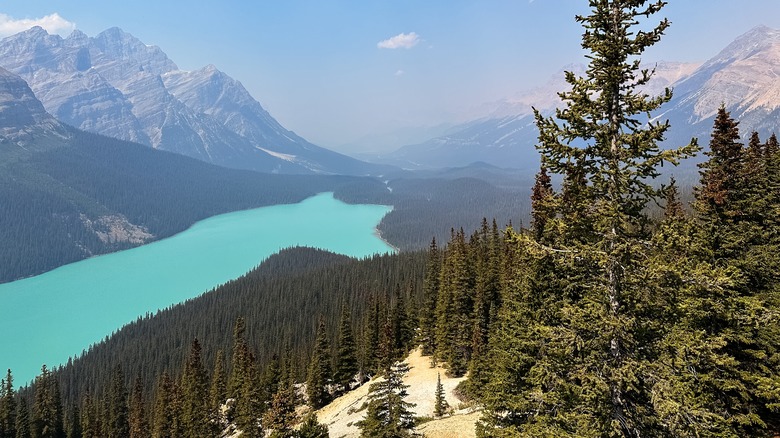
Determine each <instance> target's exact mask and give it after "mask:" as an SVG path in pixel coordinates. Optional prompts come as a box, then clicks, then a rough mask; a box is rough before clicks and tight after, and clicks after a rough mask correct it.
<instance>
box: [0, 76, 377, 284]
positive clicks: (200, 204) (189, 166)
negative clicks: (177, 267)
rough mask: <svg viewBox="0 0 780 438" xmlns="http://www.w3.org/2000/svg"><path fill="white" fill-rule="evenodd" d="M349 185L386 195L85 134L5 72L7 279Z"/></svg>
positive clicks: (1, 132) (362, 184)
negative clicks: (227, 214) (223, 215)
mask: <svg viewBox="0 0 780 438" xmlns="http://www.w3.org/2000/svg"><path fill="white" fill-rule="evenodd" d="M347 186H348V187H350V191H351V193H353V196H356V197H359V196H363V197H365V196H367V194H370V193H372V192H386V190H385V188H384V186H383V185H382V184H381V183H379V182H378V181H376V180H374V179H367V178H359V177H342V176H319V175H270V174H260V173H257V172H250V171H242V170H231V169H225V168H222V167H218V166H214V165H210V164H207V163H203V162H200V161H197V160H193V159H191V158H187V157H183V156H180V155H176V154H172V153H168V152H164V151H156V150H153V149H150V148H148V147H145V146H142V145H139V144H136V143H130V142H125V141H120V140H116V139H112V138H108V137H104V136H100V135H96V134H89V133H86V132H83V131H79V130H76V129H74V128H72V127H68V126H66V125H63V124H62V123H60V122H58V121H57V120H55V119H54V118H53V117H52V116H51V115H49V114H47V113H46V112H45V111H44V108H43V105H42V104H41V103H40V102H39V101H38V100H37V99H36V98H35V96H34V95H33V93H32V90H31V89H30V88H29V87H28V86H27V84H26V83H25V82H24V81H23V80H22V79H21V78H19V77H18V76H16V75H13V74H12V73H9V72H8V71H6V70H2V69H0V241H2V242H3V245H2V246H0V282H3V281H9V280H13V279H16V278H19V277H24V276H29V275H33V274H37V273H40V272H43V271H46V270H49V269H52V268H54V267H57V266H60V265H62V264H65V263H69V262H73V261H77V260H80V259H83V258H86V257H89V256H91V255H95V254H101V253H105V252H109V251H113V250H117V249H122V248H127V247H131V246H135V245H139V244H142V243H145V242H148V241H150V240H154V239H159V238H162V237H166V236H170V235H172V234H174V233H177V232H179V231H182V230H184V229H186V228H187V227H189V226H190V225H192V224H193V223H194V222H196V221H198V220H200V219H204V218H206V217H209V216H213V215H216V214H219V213H225V212H228V211H235V210H241V209H247V208H253V207H260V206H264V205H271V204H280V203H291V202H297V201H300V200H303V199H304V198H306V197H309V196H311V195H314V194H316V193H319V192H322V191H335V190H338V189H340V188H342V187H347Z"/></svg>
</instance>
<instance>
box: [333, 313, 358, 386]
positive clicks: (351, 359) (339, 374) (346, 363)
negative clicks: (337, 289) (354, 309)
mask: <svg viewBox="0 0 780 438" xmlns="http://www.w3.org/2000/svg"><path fill="white" fill-rule="evenodd" d="M358 371H359V369H358V361H357V346H356V345H355V337H354V335H353V334H352V318H351V316H350V312H349V308H348V307H347V306H346V305H344V307H343V308H342V310H341V321H340V322H339V338H338V351H337V353H336V370H335V372H334V374H333V381H334V382H335V383H336V384H337V385H339V386H340V387H341V388H342V391H344V392H346V391H349V390H350V389H351V388H350V383H351V382H352V380H353V379H354V378H355V375H356V374H357V372H358Z"/></svg>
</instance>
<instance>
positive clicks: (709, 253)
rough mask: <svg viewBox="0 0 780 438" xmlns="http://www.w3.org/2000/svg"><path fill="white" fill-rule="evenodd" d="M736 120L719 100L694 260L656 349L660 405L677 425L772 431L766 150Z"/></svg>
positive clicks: (775, 400) (774, 394)
mask: <svg viewBox="0 0 780 438" xmlns="http://www.w3.org/2000/svg"><path fill="white" fill-rule="evenodd" d="M737 124H738V123H737V122H736V121H734V120H733V119H731V117H730V115H729V114H728V112H726V111H725V109H723V108H721V109H720V111H719V112H718V116H717V117H716V119H715V123H714V128H713V134H712V140H711V142H710V152H708V157H709V158H708V160H707V161H706V162H705V163H702V165H701V168H702V171H701V188H700V189H699V190H697V192H696V202H695V204H694V206H695V209H696V212H697V217H696V219H695V220H696V222H695V227H694V228H695V230H696V232H695V233H691V234H692V236H693V238H692V239H689V244H688V245H687V248H688V251H687V254H686V256H687V257H688V259H689V260H688V262H687V263H688V265H689V266H688V267H687V269H685V270H684V271H683V272H682V273H681V274H680V277H681V279H682V281H681V282H680V283H681V285H680V287H679V288H678V290H677V291H675V292H676V294H675V296H674V298H675V299H674V303H675V307H674V310H675V313H676V314H675V315H674V316H675V317H674V318H673V325H672V327H671V330H670V333H669V334H668V335H667V337H666V339H665V340H664V345H663V347H664V348H662V350H661V351H663V353H664V355H663V356H662V357H661V358H660V359H659V362H661V363H664V364H666V366H665V367H663V368H660V371H661V372H660V373H659V376H658V382H659V383H658V384H657V385H656V388H655V393H656V400H657V401H656V406H657V411H658V415H659V417H660V419H661V420H662V421H663V422H664V424H665V425H667V427H668V429H669V430H670V431H671V434H673V435H680V436H683V435H684V436H767V435H771V433H770V432H772V431H773V430H776V429H777V427H778V421H777V420H776V419H777V417H778V410H780V376H779V375H778V373H777V371H776V370H777V369H778V368H780V354H778V351H780V329H779V328H778V327H780V317H778V316H777V315H778V314H777V311H776V309H777V308H778V303H780V299H779V298H780V297H779V296H778V287H777V285H778V284H779V283H778V280H779V279H778V276H777V266H778V259H779V257H778V256H777V254H778V251H777V249H778V248H777V246H776V244H775V243H774V242H773V240H772V238H771V235H772V234H775V235H776V227H775V226H771V225H769V223H768V222H767V221H768V219H769V218H768V217H766V216H765V215H764V214H762V213H761V212H760V211H755V210H754V209H756V208H758V209H759V210H760V209H761V208H762V207H761V204H760V203H759V202H757V200H755V199H753V197H754V196H756V194H757V193H761V191H762V190H764V187H763V186H764V184H763V183H762V182H761V181H762V179H761V178H755V177H754V176H750V175H748V174H749V173H750V172H749V171H748V168H750V169H755V170H757V171H759V170H760V167H761V165H762V164H761V163H760V162H758V160H759V157H760V156H762V155H763V154H761V153H758V152H756V150H755V149H757V148H758V147H759V141H758V140H757V139H756V138H755V136H754V138H753V141H752V143H753V144H752V145H751V146H750V147H749V149H748V150H747V151H746V150H745V149H744V148H743V147H742V145H741V144H740V143H739V130H738V127H737ZM750 148H753V149H754V150H753V152H750ZM759 175H760V173H759ZM770 208H772V209H776V208H777V205H775V206H771V207H770ZM683 260H685V259H684V258H682V257H678V258H677V260H674V263H675V265H680V263H681V261H683Z"/></svg>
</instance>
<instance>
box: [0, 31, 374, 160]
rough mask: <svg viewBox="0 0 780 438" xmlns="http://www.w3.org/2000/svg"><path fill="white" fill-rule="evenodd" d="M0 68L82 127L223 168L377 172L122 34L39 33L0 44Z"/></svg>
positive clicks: (222, 81)
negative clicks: (315, 142) (297, 132)
mask: <svg viewBox="0 0 780 438" xmlns="http://www.w3.org/2000/svg"><path fill="white" fill-rule="evenodd" d="M0 60H2V61H0V62H2V66H3V67H5V68H7V69H8V70H10V71H12V72H14V73H16V74H18V75H20V76H21V77H22V78H23V79H25V80H26V81H27V82H28V83H29V84H30V86H31V88H32V89H33V91H34V92H35V94H36V96H38V98H39V99H40V100H41V101H42V102H43V105H44V107H45V108H46V109H47V111H49V112H50V113H51V114H53V115H54V116H55V117H57V118H58V119H60V120H61V121H63V122H65V123H67V124H69V125H72V126H75V127H77V128H79V129H82V130H85V131H89V132H93V133H98V134H102V135H106V136H109V137H114V138H117V139H120V140H127V141H133V142H137V143H141V144H145V145H147V146H151V147H153V148H155V149H161V150H167V151H171V152H176V153H179V154H182V155H187V156H190V157H193V158H197V159H199V160H202V161H206V162H209V163H213V164H219V165H223V166H227V167H234V168H241V169H250V170H259V171H264V172H277V173H340V174H369V173H379V172H381V171H383V170H384V169H385V168H384V167H381V166H377V165H371V164H367V163H364V162H362V161H359V160H355V159H353V158H350V157H347V156H345V155H341V154H338V153H336V152H332V151H329V150H327V149H324V148H320V147H318V146H315V145H313V144H311V143H309V142H307V141H306V140H304V139H303V138H301V137H299V136H297V135H295V134H294V133H292V132H290V131H288V130H286V129H284V128H283V127H282V126H281V125H280V124H279V123H278V122H277V121H276V120H274V119H273V117H271V115H270V114H268V112H267V111H265V109H263V108H262V106H261V105H260V103H258V102H257V101H256V100H254V99H253V98H252V96H251V95H249V93H248V92H247V91H246V90H245V89H244V87H243V86H242V85H241V83H240V82H238V81H236V80H234V79H232V78H230V77H229V76H227V75H226V74H224V73H222V72H220V71H219V70H217V69H216V68H215V67H213V66H208V67H205V68H203V69H200V70H196V71H192V72H184V71H181V70H179V69H178V67H177V66H176V64H175V63H174V62H173V61H171V60H170V59H169V58H168V57H167V55H165V53H164V52H162V50H160V48H158V47H156V46H147V45H145V44H143V43H142V42H141V41H140V40H138V39H137V38H135V37H133V36H132V35H130V34H128V33H125V32H123V31H122V30H121V29H118V28H112V29H108V30H106V31H104V32H102V33H100V34H98V35H97V36H95V37H94V38H90V37H88V36H86V35H85V34H83V33H81V32H79V31H75V32H73V33H72V34H71V35H70V36H69V37H68V38H64V39H63V38H61V37H59V36H57V35H49V34H48V33H46V31H45V30H43V29H41V28H40V27H35V28H32V29H30V30H28V31H25V32H21V33H19V34H16V35H13V36H10V37H8V38H5V39H4V40H2V41H1V42H0Z"/></svg>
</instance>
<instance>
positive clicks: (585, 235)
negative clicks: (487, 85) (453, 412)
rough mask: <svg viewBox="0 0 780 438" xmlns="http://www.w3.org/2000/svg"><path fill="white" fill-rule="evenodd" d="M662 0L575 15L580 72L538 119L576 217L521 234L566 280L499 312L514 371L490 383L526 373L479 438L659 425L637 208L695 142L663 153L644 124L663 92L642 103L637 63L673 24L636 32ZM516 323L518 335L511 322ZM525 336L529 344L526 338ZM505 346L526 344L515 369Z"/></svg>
mask: <svg viewBox="0 0 780 438" xmlns="http://www.w3.org/2000/svg"><path fill="white" fill-rule="evenodd" d="M665 4H666V3H665V2H663V1H652V2H650V1H646V0H591V1H590V7H591V12H590V14H589V15H587V16H577V17H576V20H577V21H578V22H579V23H581V24H582V25H583V27H584V28H585V32H584V34H583V37H582V47H583V48H584V49H585V50H587V51H588V52H589V55H588V58H589V65H588V68H587V70H586V73H585V76H584V77H577V76H576V75H575V74H573V73H571V72H567V73H566V81H567V82H568V83H569V84H570V85H571V91H567V92H562V93H559V95H560V96H561V98H562V100H563V108H561V109H559V110H557V111H556V114H555V117H544V116H542V115H541V113H539V112H538V111H537V112H536V123H537V127H538V129H539V145H538V150H539V151H540V153H541V154H542V163H543V165H544V166H545V168H547V169H548V170H549V171H550V172H552V173H556V174H563V175H564V177H565V178H566V179H567V180H568V181H566V183H568V184H569V189H568V191H567V190H566V189H567V187H566V186H564V191H563V195H564V196H570V197H571V199H570V201H568V202H567V201H565V200H564V202H562V203H561V207H562V208H572V207H573V208H576V210H570V211H569V214H567V213H566V212H564V214H562V215H561V216H562V218H563V220H564V221H570V222H569V223H564V224H563V225H564V228H563V229H564V230H566V233H564V234H563V236H562V237H561V238H558V239H557V240H556V241H555V242H553V243H551V244H548V245H543V244H539V243H534V242H532V241H530V239H527V238H525V237H522V236H520V237H521V238H520V241H525V242H527V243H522V244H521V246H524V247H526V248H527V250H528V251H531V252H532V253H536V254H538V255H537V256H534V258H538V257H542V256H543V254H545V253H547V254H550V255H552V256H553V259H552V260H553V262H554V264H555V265H558V266H560V267H561V268H562V269H561V273H565V272H566V271H569V272H571V273H573V274H575V275H573V276H572V277H570V278H567V279H566V282H567V284H566V285H565V287H564V288H561V289H557V288H556V285H555V283H551V284H549V285H544V284H542V285H541V287H542V288H543V289H547V290H546V291H544V292H543V293H542V295H541V297H545V296H547V297H550V298H553V300H552V301H553V302H552V303H549V302H545V301H546V300H543V301H541V303H543V304H545V305H548V306H549V305H550V304H552V306H554V307H548V308H543V307H535V305H537V304H540V301H539V300H538V298H537V297H535V296H529V295H527V292H528V288H532V287H533V285H532V284H530V283H529V281H528V280H527V279H526V280H523V281H522V282H520V283H518V284H517V286H520V287H522V288H527V289H526V291H525V292H521V293H520V295H519V296H514V298H520V297H523V296H526V297H528V298H529V299H530V306H529V304H527V303H516V304H511V303H510V304H507V303H505V307H507V311H505V312H504V314H503V329H502V330H503V333H502V335H503V336H512V335H514V336H517V335H519V336H521V338H519V339H518V342H514V343H513V342H511V341H508V342H505V343H503V344H501V345H500V346H499V347H498V349H499V351H498V352H497V353H496V356H495V357H497V358H500V359H501V360H502V361H507V360H508V361H510V362H509V363H498V364H497V373H496V378H500V377H501V376H517V372H518V371H519V372H521V373H522V374H521V375H520V376H517V377H513V379H519V380H515V382H514V384H510V383H511V382H505V385H504V387H502V386H501V385H499V384H496V385H494V386H492V387H491V389H494V390H495V391H497V393H496V394H494V397H492V398H491V401H490V402H489V403H488V406H487V407H488V415H487V416H486V422H485V426H483V429H482V430H481V433H482V434H483V435H486V436H487V435H489V436H514V435H518V436H567V435H576V436H636V437H639V436H652V435H654V434H656V432H657V431H658V430H659V427H660V426H659V424H658V420H657V418H655V415H654V413H653V411H652V403H651V390H650V384H649V383H648V382H649V380H650V379H651V378H652V373H653V371H652V366H651V365H652V360H653V358H652V357H651V356H649V354H650V352H652V351H653V349H652V348H650V347H652V345H653V344H654V343H655V342H657V339H655V338H654V336H657V334H656V333H654V332H651V331H648V330H646V328H647V326H648V324H650V323H651V321H652V319H651V318H650V319H648V318H647V315H646V314H645V313H646V309H645V307H644V303H645V302H647V301H648V300H649V299H651V298H652V297H651V296H650V290H649V288H647V287H646V285H645V284H643V280H642V279H643V278H645V277H646V275H647V270H646V269H647V268H646V266H645V265H644V263H645V261H646V259H647V257H648V252H649V248H648V247H647V241H648V238H649V233H648V227H647V226H646V224H647V223H648V218H647V217H646V214H645V212H644V210H645V207H646V206H647V204H648V203H649V202H651V201H653V200H655V199H657V198H659V197H660V196H662V193H661V192H660V190H659V189H657V188H655V187H654V186H653V184H652V179H653V178H655V177H657V176H658V172H659V170H658V168H659V166H660V165H661V163H663V162H664V161H666V162H671V163H676V162H677V161H678V160H679V159H681V158H683V157H686V156H689V155H691V154H692V153H693V152H695V150H696V148H697V146H696V145H695V142H692V144H690V145H688V146H685V147H682V148H680V149H675V150H661V149H660V148H659V146H658V143H659V142H660V141H662V140H663V139H664V134H665V132H666V130H667V129H668V127H669V125H668V122H660V121H653V120H650V119H649V117H650V116H651V113H652V112H653V111H655V110H656V109H658V108H659V107H660V106H661V105H662V104H663V103H665V102H668V101H669V100H670V99H671V91H670V90H666V92H665V93H664V94H663V95H661V96H658V97H648V96H647V95H646V94H644V93H642V92H641V90H640V87H642V86H644V85H645V84H647V82H648V81H649V80H650V78H651V76H652V71H648V70H643V69H642V68H640V60H639V58H638V57H639V56H640V55H642V53H643V52H644V51H645V50H646V49H647V48H648V47H650V46H652V45H653V44H655V43H656V42H657V41H659V39H660V38H661V36H662V34H663V33H664V31H665V30H666V28H667V27H668V26H669V22H668V21H667V20H665V19H662V20H661V21H660V22H656V24H654V25H651V27H650V28H649V30H644V29H642V28H641V26H642V25H643V23H644V22H645V21H644V20H645V19H649V18H650V17H651V16H652V15H654V14H655V13H657V12H659V11H660V10H661V9H662V8H663V7H664V6H665ZM518 243H519V244H520V243H521V242H518ZM554 271H557V269H556V270H554ZM558 275H560V274H558ZM510 310H514V311H515V312H516V313H512V312H510ZM525 318H527V319H525ZM524 319H525V321H524ZM518 320H520V321H523V325H526V327H522V326H521V327H517V326H516V325H515V324H516V323H517V321H518ZM517 329H519V331H518V330H517ZM529 332H531V333H533V335H534V336H533V337H532V338H528V337H524V336H525V334H526V333H529ZM514 348H521V349H522V350H521V351H520V352H519V353H520V354H519V355H517V356H519V361H518V359H514V358H512V355H510V354H509V353H510V351H512V350H511V349H514ZM529 353H530V354H529ZM524 357H526V358H528V357H532V358H533V360H531V361H523V359H522V358H524ZM502 396H504V397H503V400H501V398H502ZM508 400H512V401H513V403H512V404H507V401H508Z"/></svg>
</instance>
